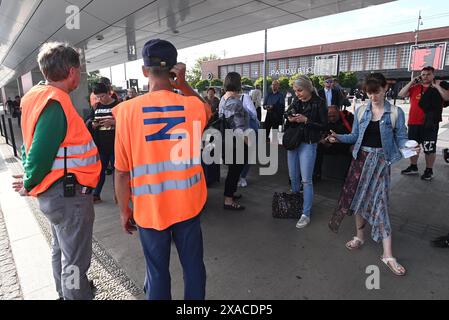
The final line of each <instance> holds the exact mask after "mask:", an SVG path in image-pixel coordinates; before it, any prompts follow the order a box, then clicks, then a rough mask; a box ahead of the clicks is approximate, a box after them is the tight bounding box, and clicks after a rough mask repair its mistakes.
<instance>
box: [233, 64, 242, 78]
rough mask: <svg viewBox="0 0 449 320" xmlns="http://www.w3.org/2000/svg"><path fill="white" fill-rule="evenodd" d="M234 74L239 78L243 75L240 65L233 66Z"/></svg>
mask: <svg viewBox="0 0 449 320" xmlns="http://www.w3.org/2000/svg"><path fill="white" fill-rule="evenodd" d="M235 72H237V73H238V74H239V75H240V76H241V75H242V73H243V68H242V65H241V64H236V65H235Z"/></svg>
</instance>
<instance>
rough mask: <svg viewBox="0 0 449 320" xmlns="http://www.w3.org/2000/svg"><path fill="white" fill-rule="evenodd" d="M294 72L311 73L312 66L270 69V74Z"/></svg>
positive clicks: (288, 74) (289, 73) (286, 74)
mask: <svg viewBox="0 0 449 320" xmlns="http://www.w3.org/2000/svg"><path fill="white" fill-rule="evenodd" d="M295 74H313V68H312V67H299V68H288V69H276V70H271V71H270V76H284V75H285V76H292V75H295Z"/></svg>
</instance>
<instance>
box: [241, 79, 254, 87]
mask: <svg viewBox="0 0 449 320" xmlns="http://www.w3.org/2000/svg"><path fill="white" fill-rule="evenodd" d="M242 85H244V86H252V87H253V86H254V82H253V81H252V80H251V79H250V78H248V77H243V78H242Z"/></svg>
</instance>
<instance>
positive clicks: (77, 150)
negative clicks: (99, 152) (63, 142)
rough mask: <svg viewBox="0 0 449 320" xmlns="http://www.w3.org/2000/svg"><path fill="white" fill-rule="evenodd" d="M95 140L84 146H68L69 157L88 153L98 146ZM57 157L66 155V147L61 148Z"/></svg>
mask: <svg viewBox="0 0 449 320" xmlns="http://www.w3.org/2000/svg"><path fill="white" fill-rule="evenodd" d="M96 147H97V146H96V145H95V142H94V141H93V140H91V141H90V142H89V143H88V144H85V145H83V146H68V147H66V148H67V157H70V156H76V155H80V154H84V153H87V152H89V151H91V150H92V149H94V148H96ZM56 157H59V158H63V157H64V148H59V150H58V154H57V155H56Z"/></svg>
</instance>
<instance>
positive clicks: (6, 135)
mask: <svg viewBox="0 0 449 320" xmlns="http://www.w3.org/2000/svg"><path fill="white" fill-rule="evenodd" d="M2 124H3V128H4V129H5V140H6V144H8V130H7V129H6V122H5V115H4V114H2Z"/></svg>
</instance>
